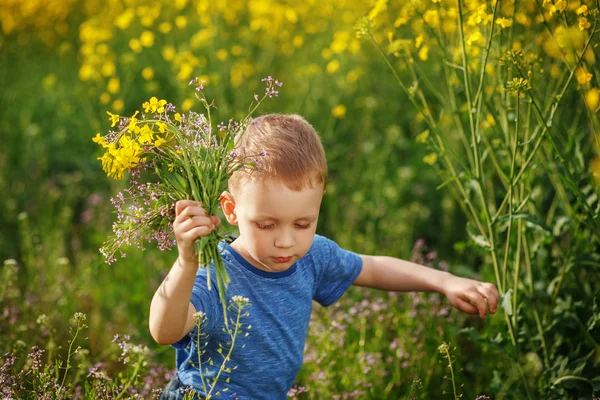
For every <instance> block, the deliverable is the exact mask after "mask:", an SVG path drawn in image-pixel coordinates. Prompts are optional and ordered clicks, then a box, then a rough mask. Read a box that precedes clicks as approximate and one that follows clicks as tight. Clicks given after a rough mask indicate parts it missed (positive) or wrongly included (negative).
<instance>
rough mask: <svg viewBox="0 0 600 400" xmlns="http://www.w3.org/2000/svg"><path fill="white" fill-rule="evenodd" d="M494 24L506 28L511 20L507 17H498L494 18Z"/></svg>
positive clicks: (510, 23)
mask: <svg viewBox="0 0 600 400" xmlns="http://www.w3.org/2000/svg"><path fill="white" fill-rule="evenodd" d="M496 25H500V27H501V28H503V29H504V28H508V27H509V26H511V25H512V21H511V20H510V19H508V18H498V19H496Z"/></svg>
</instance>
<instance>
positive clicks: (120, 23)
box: [114, 8, 135, 30]
mask: <svg viewBox="0 0 600 400" xmlns="http://www.w3.org/2000/svg"><path fill="white" fill-rule="evenodd" d="M134 18H135V12H134V11H133V10H132V9H131V8H128V9H126V10H125V11H123V12H122V13H121V14H120V15H118V16H117V18H115V20H114V24H115V25H116V26H117V27H118V28H120V29H123V30H125V29H127V28H129V25H131V22H132V21H133V19H134Z"/></svg>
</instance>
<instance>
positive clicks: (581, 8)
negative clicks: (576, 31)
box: [575, 4, 588, 16]
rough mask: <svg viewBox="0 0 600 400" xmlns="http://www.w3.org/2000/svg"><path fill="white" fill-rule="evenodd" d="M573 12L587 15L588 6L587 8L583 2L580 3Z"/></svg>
mask: <svg viewBox="0 0 600 400" xmlns="http://www.w3.org/2000/svg"><path fill="white" fill-rule="evenodd" d="M575 14H577V15H581V14H583V15H584V16H585V15H587V14H588V8H587V6H586V5H585V4H584V5H582V6H581V7H579V8H578V9H577V10H575Z"/></svg>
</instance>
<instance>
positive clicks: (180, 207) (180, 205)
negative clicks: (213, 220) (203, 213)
mask: <svg viewBox="0 0 600 400" xmlns="http://www.w3.org/2000/svg"><path fill="white" fill-rule="evenodd" d="M186 207H200V208H202V204H201V203H200V202H198V201H194V200H178V201H177V202H176V203H175V216H178V215H179V214H181V213H182V212H183V211H184V210H185V209H186Z"/></svg>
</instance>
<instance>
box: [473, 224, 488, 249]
mask: <svg viewBox="0 0 600 400" xmlns="http://www.w3.org/2000/svg"><path fill="white" fill-rule="evenodd" d="M467 233H468V234H469V237H470V238H471V240H472V241H473V242H474V243H475V244H476V245H477V246H479V247H481V248H484V249H485V250H487V251H490V250H491V249H492V246H491V245H490V242H488V240H487V238H486V237H485V236H483V235H479V234H477V233H476V232H475V229H474V228H473V226H472V225H471V224H470V223H468V224H467Z"/></svg>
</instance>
